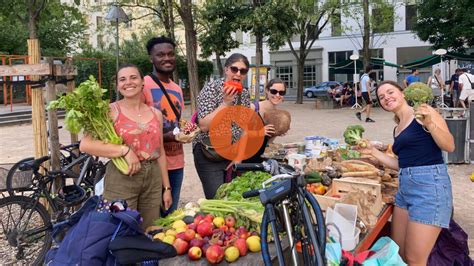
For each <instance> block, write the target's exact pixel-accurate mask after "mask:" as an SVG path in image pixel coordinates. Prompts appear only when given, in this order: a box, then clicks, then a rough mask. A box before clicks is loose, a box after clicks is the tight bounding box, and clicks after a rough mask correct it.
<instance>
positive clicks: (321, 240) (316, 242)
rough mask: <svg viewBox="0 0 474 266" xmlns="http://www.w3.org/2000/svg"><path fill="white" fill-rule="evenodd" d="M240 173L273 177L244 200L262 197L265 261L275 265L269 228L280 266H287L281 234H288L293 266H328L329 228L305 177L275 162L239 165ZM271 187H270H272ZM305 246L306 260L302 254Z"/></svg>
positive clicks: (267, 263) (262, 234)
mask: <svg viewBox="0 0 474 266" xmlns="http://www.w3.org/2000/svg"><path fill="white" fill-rule="evenodd" d="M234 169H235V170H236V171H250V170H252V171H266V172H269V173H270V174H271V175H272V177H271V178H270V179H268V180H267V181H265V182H264V183H263V184H262V187H263V188H262V189H258V190H251V191H247V192H244V193H243V194H242V196H243V197H244V198H249V197H256V196H259V197H260V201H261V203H262V205H264V206H265V211H264V214H263V219H262V224H261V231H260V235H261V239H260V243H261V246H262V258H263V261H264V263H265V265H266V266H268V265H272V261H271V258H270V252H269V248H268V227H269V226H270V227H271V231H272V235H273V239H274V242H275V247H276V253H277V258H278V263H279V265H285V258H284V256H283V250H282V246H281V240H280V236H279V233H280V232H286V234H287V235H288V240H289V243H290V248H291V259H292V265H300V261H301V259H302V260H303V264H304V265H321V266H322V265H325V248H326V228H325V223H324V217H323V214H322V211H321V208H320V206H319V204H318V202H317V201H316V199H315V198H314V196H313V195H312V194H311V193H309V192H308V191H306V188H305V187H306V184H305V181H304V175H301V174H299V173H297V172H295V170H294V169H293V168H292V167H290V166H288V165H280V164H278V162H276V161H275V160H268V161H266V162H263V163H262V164H252V163H248V164H237V165H235V167H234ZM269 185H270V186H269ZM299 245H301V253H302V258H301V257H300V255H299V254H298V252H299V251H298V246H299Z"/></svg>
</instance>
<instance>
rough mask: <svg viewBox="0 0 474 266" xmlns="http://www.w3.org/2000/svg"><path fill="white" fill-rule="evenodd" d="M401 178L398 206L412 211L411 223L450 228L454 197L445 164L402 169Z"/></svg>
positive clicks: (410, 213) (397, 198) (396, 200)
mask: <svg viewBox="0 0 474 266" xmlns="http://www.w3.org/2000/svg"><path fill="white" fill-rule="evenodd" d="M398 178H399V183H400V185H399V188H398V193H397V195H396V196H395V205H396V206H398V207H400V208H403V209H405V210H407V211H408V216H409V219H410V221H414V222H418V223H422V224H429V225H435V226H438V227H442V228H448V227H449V221H450V219H451V214H452V209H453V194H452V191H451V180H450V178H449V175H448V169H447V167H446V165H445V164H436V165H428V166H415V167H406V168H402V169H400V171H399V176H398Z"/></svg>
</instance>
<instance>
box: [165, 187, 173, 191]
mask: <svg viewBox="0 0 474 266" xmlns="http://www.w3.org/2000/svg"><path fill="white" fill-rule="evenodd" d="M167 190H169V191H170V192H171V187H164V188H163V191H167Z"/></svg>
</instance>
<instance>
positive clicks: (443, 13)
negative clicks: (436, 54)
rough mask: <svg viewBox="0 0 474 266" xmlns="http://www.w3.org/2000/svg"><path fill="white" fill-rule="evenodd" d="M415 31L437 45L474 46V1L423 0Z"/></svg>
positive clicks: (434, 45) (439, 46)
mask: <svg viewBox="0 0 474 266" xmlns="http://www.w3.org/2000/svg"><path fill="white" fill-rule="evenodd" d="M417 9H418V22H417V24H416V25H415V32H416V33H417V35H418V37H420V39H421V40H423V41H428V42H430V43H431V44H432V45H433V48H434V49H438V48H444V49H452V50H455V51H458V52H463V51H465V49H466V47H472V46H474V27H473V25H474V15H473V13H474V5H473V4H472V1H470V0H459V1H444V0H421V1H419V3H418V4H417Z"/></svg>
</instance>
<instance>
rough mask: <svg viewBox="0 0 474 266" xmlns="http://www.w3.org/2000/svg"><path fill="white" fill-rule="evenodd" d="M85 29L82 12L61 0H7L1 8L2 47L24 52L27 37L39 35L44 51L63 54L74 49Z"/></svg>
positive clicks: (4, 49) (0, 36)
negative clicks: (63, 3)
mask: <svg viewBox="0 0 474 266" xmlns="http://www.w3.org/2000/svg"><path fill="white" fill-rule="evenodd" d="M84 30H85V23H84V21H83V19H82V15H81V14H80V12H79V10H78V9H77V8H75V7H71V6H66V5H62V4H61V3H60V1H59V0H51V1H27V2H26V4H25V3H24V2H23V3H22V2H20V1H13V0H6V3H5V8H2V9H1V10H0V51H1V52H3V53H6V54H25V53H26V52H27V46H26V45H24V44H25V43H26V40H27V39H28V38H30V39H31V38H33V37H34V38H36V37H37V38H38V39H39V40H40V42H41V54H43V55H46V56H64V55H66V54H67V53H69V52H72V51H74V49H75V47H77V44H78V42H79V40H80V38H81V36H82V32H83V31H84Z"/></svg>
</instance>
